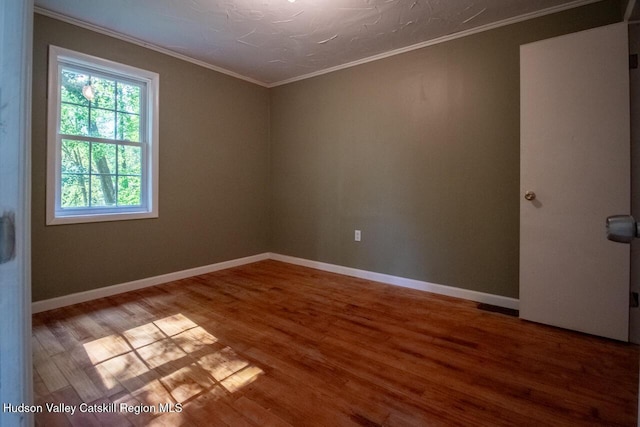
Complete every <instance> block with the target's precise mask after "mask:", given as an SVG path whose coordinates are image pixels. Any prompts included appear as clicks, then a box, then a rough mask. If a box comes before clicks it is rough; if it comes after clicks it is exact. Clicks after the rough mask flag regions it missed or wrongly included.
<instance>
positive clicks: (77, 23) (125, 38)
mask: <svg viewBox="0 0 640 427" xmlns="http://www.w3.org/2000/svg"><path fill="white" fill-rule="evenodd" d="M34 12H35V13H38V14H40V15H44V16H48V17H49V18H53V19H57V20H58V21H62V22H66V23H68V24H71V25H75V26H77V27H81V28H85V29H87V30H91V31H95V32H96V33H100V34H104V35H106V36H109V37H113V38H116V39H119V40H123V41H126V42H129V43H132V44H135V45H138V46H142V47H145V48H147V49H150V50H155V51H156V52H160V53H164V54H165V55H169V56H172V57H174V58H177V59H181V60H183V61H186V62H190V63H192V64H195V65H199V66H201V67H204V68H208V69H210V70H213V71H217V72H219V73H222V74H226V75H228V76H231V77H235V78H237V79H240V80H244V81H246V82H249V83H253V84H256V85H258V86H262V87H268V85H267V84H266V83H264V82H261V81H259V80H256V79H252V78H251V77H247V76H244V75H242V74H238V73H236V72H234V71H231V70H227V69H226V68H222V67H218V66H217V65H212V64H209V63H208V62H204V61H201V60H199V59H195V58H192V57H190V56H187V55H183V54H181V53H178V52H175V51H173V50H171V49H166V48H164V47H160V46H157V45H155V44H153V43H148V42H145V41H143V40H140V39H137V38H135V37H131V36H128V35H126V34H122V33H120V32H118V31H113V30H109V29H107V28H104V27H100V26H98V25H94V24H90V23H88V22H84V21H81V20H79V19H76V18H72V17H70V16H67V15H63V14H61V13H58V12H54V11H52V10H49V9H44V8H42V7H38V6H35V7H34Z"/></svg>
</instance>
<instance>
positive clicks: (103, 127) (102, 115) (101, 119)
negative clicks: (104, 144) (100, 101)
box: [91, 108, 116, 139]
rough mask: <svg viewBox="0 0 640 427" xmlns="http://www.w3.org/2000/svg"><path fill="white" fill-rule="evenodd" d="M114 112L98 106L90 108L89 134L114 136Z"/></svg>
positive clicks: (102, 136) (100, 136) (105, 136)
mask: <svg viewBox="0 0 640 427" xmlns="http://www.w3.org/2000/svg"><path fill="white" fill-rule="evenodd" d="M115 129H116V113H115V112H114V111H109V110H101V109H98V108H92V109H91V136H95V137H98V138H109V139H113V138H115Z"/></svg>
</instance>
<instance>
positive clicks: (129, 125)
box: [117, 113, 140, 142]
mask: <svg viewBox="0 0 640 427" xmlns="http://www.w3.org/2000/svg"><path fill="white" fill-rule="evenodd" d="M117 138H118V139H120V140H123V141H132V142H140V116H138V115H135V114H126V113H118V137H117Z"/></svg>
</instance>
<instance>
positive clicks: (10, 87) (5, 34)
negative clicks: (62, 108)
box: [0, 0, 33, 427]
mask: <svg viewBox="0 0 640 427" xmlns="http://www.w3.org/2000/svg"><path fill="white" fill-rule="evenodd" d="M32 32H33V1H32V0H2V1H0V218H1V221H0V225H2V227H1V228H2V230H1V231H0V404H1V405H2V407H1V408H0V427H9V426H11V427H13V426H28V425H32V424H33V419H32V416H31V414H29V413H24V412H22V413H21V412H15V411H10V410H4V409H5V407H4V405H5V404H12V405H20V404H29V403H30V402H31V400H32V393H31V390H32V378H31V283H30V221H31V220H30V218H31V215H30V205H31V200H30V198H31V192H30V182H31V168H30V156H31V150H30V146H31V119H30V118H31V89H30V88H31V55H32V43H31V40H32V36H33V35H32ZM8 221H10V222H12V223H13V224H14V225H15V232H10V230H11V229H12V228H13V227H10V226H6V224H8ZM7 235H13V236H15V240H14V239H12V238H7V237H6V236H7ZM8 241H15V244H14V245H10V246H7V245H5V244H4V243H6V242H8ZM7 248H12V249H11V250H9V249H7Z"/></svg>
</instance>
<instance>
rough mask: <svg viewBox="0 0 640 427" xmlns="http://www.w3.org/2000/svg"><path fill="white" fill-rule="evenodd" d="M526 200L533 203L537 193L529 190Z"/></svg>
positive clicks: (525, 196)
mask: <svg viewBox="0 0 640 427" xmlns="http://www.w3.org/2000/svg"><path fill="white" fill-rule="evenodd" d="M524 198H525V199H527V200H528V201H532V200H534V199H535V198H536V193H534V192H533V191H531V190H529V191H527V192H526V193H524Z"/></svg>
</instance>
